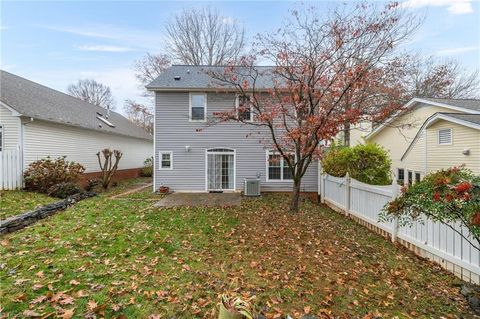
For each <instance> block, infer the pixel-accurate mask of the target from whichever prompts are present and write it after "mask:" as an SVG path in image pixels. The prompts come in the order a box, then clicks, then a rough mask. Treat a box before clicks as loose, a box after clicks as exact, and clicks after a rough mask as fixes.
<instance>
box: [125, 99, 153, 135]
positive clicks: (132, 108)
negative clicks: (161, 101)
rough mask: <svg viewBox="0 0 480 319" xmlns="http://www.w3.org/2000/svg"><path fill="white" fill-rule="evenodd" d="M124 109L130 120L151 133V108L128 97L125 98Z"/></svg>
mask: <svg viewBox="0 0 480 319" xmlns="http://www.w3.org/2000/svg"><path fill="white" fill-rule="evenodd" d="M124 111H125V113H126V114H127V118H128V119H129V120H130V121H132V122H133V123H135V124H136V125H137V126H139V127H141V128H143V129H145V130H146V131H147V132H150V133H153V111H152V110H151V108H149V107H148V106H146V105H143V104H140V103H137V102H135V101H134V100H130V99H129V100H125V106H124Z"/></svg>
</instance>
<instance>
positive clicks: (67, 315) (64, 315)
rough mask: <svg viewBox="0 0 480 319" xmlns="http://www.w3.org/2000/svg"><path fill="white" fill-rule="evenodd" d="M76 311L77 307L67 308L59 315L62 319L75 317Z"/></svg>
mask: <svg viewBox="0 0 480 319" xmlns="http://www.w3.org/2000/svg"><path fill="white" fill-rule="evenodd" d="M74 313H75V308H71V309H65V311H64V312H63V313H62V314H61V315H59V317H60V318H62V319H70V318H72V317H73V314H74Z"/></svg>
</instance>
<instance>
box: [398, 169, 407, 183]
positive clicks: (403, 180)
mask: <svg viewBox="0 0 480 319" xmlns="http://www.w3.org/2000/svg"><path fill="white" fill-rule="evenodd" d="M400 170H402V171H403V179H402V182H403V184H405V175H406V174H405V172H406V170H405V168H402V167H397V181H399V180H400Z"/></svg>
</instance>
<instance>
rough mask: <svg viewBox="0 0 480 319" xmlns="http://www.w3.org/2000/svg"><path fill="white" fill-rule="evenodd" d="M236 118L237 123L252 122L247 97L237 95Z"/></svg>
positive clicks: (250, 105) (249, 103)
mask: <svg viewBox="0 0 480 319" xmlns="http://www.w3.org/2000/svg"><path fill="white" fill-rule="evenodd" d="M236 107H237V117H238V120H239V121H243V122H251V121H253V112H252V104H251V102H250V96H249V95H237V100H236Z"/></svg>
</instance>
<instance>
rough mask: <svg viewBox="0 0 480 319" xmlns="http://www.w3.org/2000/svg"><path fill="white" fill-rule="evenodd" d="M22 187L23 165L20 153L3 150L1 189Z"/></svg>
mask: <svg viewBox="0 0 480 319" xmlns="http://www.w3.org/2000/svg"><path fill="white" fill-rule="evenodd" d="M21 187H22V164H21V157H20V151H18V150H3V151H1V152H0V189H17V188H21Z"/></svg>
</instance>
